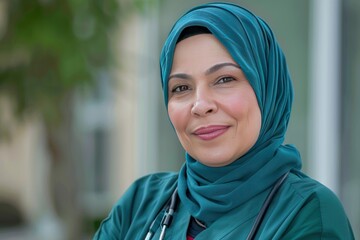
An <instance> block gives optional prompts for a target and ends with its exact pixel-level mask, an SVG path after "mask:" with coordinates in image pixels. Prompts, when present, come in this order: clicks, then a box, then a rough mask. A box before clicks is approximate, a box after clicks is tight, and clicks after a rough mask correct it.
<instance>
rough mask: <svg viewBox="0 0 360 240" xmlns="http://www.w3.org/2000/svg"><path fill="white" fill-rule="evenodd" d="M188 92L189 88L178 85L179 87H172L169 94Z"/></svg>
mask: <svg viewBox="0 0 360 240" xmlns="http://www.w3.org/2000/svg"><path fill="white" fill-rule="evenodd" d="M187 90H189V87H188V86H187V85H180V86H176V87H174V88H173V89H172V90H171V92H172V93H179V92H184V91H187Z"/></svg>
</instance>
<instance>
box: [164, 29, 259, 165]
mask: <svg viewBox="0 0 360 240" xmlns="http://www.w3.org/2000/svg"><path fill="white" fill-rule="evenodd" d="M168 89H169V93H168V94H169V100H168V113H169V116H170V120H171V122H172V124H173V126H174V127H175V130H176V134H177V136H178V138H179V140H180V142H181V144H182V146H183V147H184V149H185V150H186V151H187V152H188V153H189V154H190V156H192V157H193V158H195V159H196V160H198V161H200V162H201V163H203V164H205V165H207V166H213V167H219V166H225V165H228V164H230V163H232V162H233V161H235V160H236V159H238V158H239V157H241V156H243V155H244V154H245V153H246V152H247V151H248V150H249V149H250V148H251V147H252V146H253V145H254V144H255V142H256V140H257V138H258V136H259V132H260V128H261V113H260V109H259V106H258V103H257V99H256V96H255V93H254V91H253V89H252V87H251V85H250V84H249V82H248V81H247V79H246V77H245V75H244V74H243V72H242V71H241V69H240V67H239V66H238V65H237V64H236V62H235V61H234V60H233V59H232V57H231V56H230V54H229V53H228V51H227V50H226V48H225V47H224V46H223V45H222V44H221V43H220V42H219V41H218V40H217V39H216V38H215V37H214V36H213V35H211V34H200V35H195V36H192V37H189V38H186V39H184V40H182V41H180V42H179V43H178V44H177V45H176V48H175V53H174V59H173V65H172V69H171V73H170V76H169V81H168Z"/></svg>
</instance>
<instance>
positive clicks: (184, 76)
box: [168, 62, 241, 81]
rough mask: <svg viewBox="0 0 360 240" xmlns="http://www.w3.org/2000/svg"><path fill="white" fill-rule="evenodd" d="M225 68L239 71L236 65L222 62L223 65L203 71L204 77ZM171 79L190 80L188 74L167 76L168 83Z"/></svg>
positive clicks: (216, 65)
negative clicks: (229, 67) (230, 67)
mask: <svg viewBox="0 0 360 240" xmlns="http://www.w3.org/2000/svg"><path fill="white" fill-rule="evenodd" d="M227 66H232V67H236V68H238V69H241V68H240V67H239V66H238V65H237V64H235V63H231V62H224V63H218V64H215V65H214V66H212V67H210V68H209V69H207V70H206V71H205V75H210V74H212V73H214V72H216V71H218V70H220V69H221V68H223V67H227ZM172 78H181V79H185V80H188V79H191V76H190V75H189V74H186V73H175V74H172V75H170V76H169V79H168V81H170V79H172Z"/></svg>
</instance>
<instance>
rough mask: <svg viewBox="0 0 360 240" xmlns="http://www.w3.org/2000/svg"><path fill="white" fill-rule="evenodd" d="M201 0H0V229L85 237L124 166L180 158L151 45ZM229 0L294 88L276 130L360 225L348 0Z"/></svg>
mask: <svg viewBox="0 0 360 240" xmlns="http://www.w3.org/2000/svg"><path fill="white" fill-rule="evenodd" d="M205 2H207V1H200V0H183V1H176V0H102V1H101V0H92V1H86V0H61V1H60V0H30V1H24V0H0V239H51V240H52V239H54V240H65V239H90V238H91V236H93V234H94V232H95V231H96V229H97V227H98V226H99V223H100V221H101V220H102V219H103V218H105V217H106V216H107V214H108V212H109V211H110V209H111V206H112V205H113V204H114V203H115V202H116V201H117V199H118V198H119V197H120V196H121V194H122V193H123V192H124V191H125V190H126V188H127V187H128V186H129V184H131V182H133V181H134V180H135V179H136V178H138V177H140V176H143V175H145V174H148V173H151V172H156V171H177V170H178V169H179V168H180V166H181V165H182V164H183V160H184V151H183V150H182V148H181V146H180V145H179V143H178V141H177V138H176V136H175V134H174V132H173V130H172V128H171V126H170V124H169V120H168V118H167V115H166V112H165V108H164V103H163V99H162V94H161V84H160V77H159V64H158V61H159V53H160V50H161V46H162V43H163V42H164V40H165V38H166V36H167V34H168V32H169V30H170V28H171V26H172V24H173V23H174V21H175V20H176V19H177V18H178V17H180V16H181V15H182V14H183V13H184V12H185V11H186V10H187V9H189V8H190V7H192V6H195V5H198V4H199V3H205ZM228 2H234V3H238V4H240V5H242V6H245V7H247V8H249V9H250V10H252V11H253V12H254V13H256V14H257V15H259V16H261V17H262V18H263V19H265V21H267V22H268V24H269V25H270V26H271V28H272V29H273V31H274V33H275V35H276V37H277V39H278V41H279V42H280V45H281V46H282V49H283V50H284V52H285V55H286V57H287V61H288V66H289V69H290V72H291V76H292V79H293V82H294V90H295V99H294V104H293V113H292V117H291V121H290V126H289V130H288V133H287V137H286V142H287V143H292V144H295V145H296V146H297V147H298V149H299V150H300V152H301V154H302V159H303V170H304V171H305V172H306V173H307V174H309V175H310V176H312V177H313V178H315V179H317V180H318V181H320V182H322V183H324V184H325V185H327V186H328V187H330V188H331V189H332V190H333V191H334V192H335V193H336V194H337V195H338V196H339V198H340V199H341V201H342V202H343V204H344V207H345V210H346V212H347V214H348V216H349V219H350V222H351V224H352V227H353V230H354V232H355V234H356V237H357V238H360V232H359V229H360V174H358V172H359V171H360V161H359V156H360V125H359V124H358V123H359V122H360V108H359V106H358V105H359V103H360V81H359V78H360V45H359V42H360V28H359V24H360V2H359V1H357V0H343V1H340V0H317V1H310V0H306V1H288V0H278V1H261V0H252V1H245V0H243V1H240V0H238V1H228Z"/></svg>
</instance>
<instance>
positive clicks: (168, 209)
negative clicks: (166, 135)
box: [145, 172, 289, 240]
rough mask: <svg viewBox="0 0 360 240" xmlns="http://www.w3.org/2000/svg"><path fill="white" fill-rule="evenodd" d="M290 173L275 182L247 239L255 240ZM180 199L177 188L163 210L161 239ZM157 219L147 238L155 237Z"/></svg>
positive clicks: (161, 239)
mask: <svg viewBox="0 0 360 240" xmlns="http://www.w3.org/2000/svg"><path fill="white" fill-rule="evenodd" d="M288 175H289V172H287V173H285V174H284V175H283V176H282V177H280V178H279V179H278V180H277V181H276V182H275V184H274V186H273V188H272V189H271V191H270V193H269V195H268V196H267V197H266V199H265V201H264V203H263V205H262V207H261V209H260V212H259V214H258V215H257V217H256V219H255V222H254V224H253V226H252V227H251V230H250V233H249V234H248V236H247V238H246V240H253V239H254V238H255V235H256V233H257V231H258V230H259V228H260V225H261V223H262V220H263V219H264V216H265V214H266V211H267V210H268V208H269V206H270V204H271V202H272V200H273V199H274V196H275V194H276V192H277V191H278V190H279V188H280V187H281V185H282V183H283V182H284V181H285V179H286V178H287V176H288ZM178 201H179V196H178V193H177V188H176V189H175V190H174V192H173V193H172V195H171V198H170V201H168V203H167V204H166V205H165V207H164V208H163V210H165V213H164V215H163V217H162V220H161V221H160V227H161V233H160V237H159V240H163V239H164V237H165V233H166V229H167V228H169V227H170V225H171V223H172V220H173V216H174V213H175V211H176V208H177V205H178ZM157 219H158V218H157V217H156V218H155V219H154V220H153V221H152V223H151V225H150V228H149V231H148V233H147V234H146V237H145V240H150V239H151V238H152V237H153V235H154V233H155V232H156V230H157V228H158V227H159V225H158V226H156V224H155V223H156V222H157Z"/></svg>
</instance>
